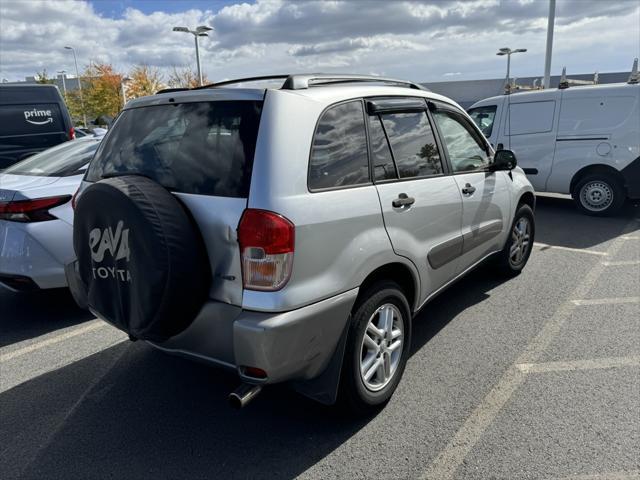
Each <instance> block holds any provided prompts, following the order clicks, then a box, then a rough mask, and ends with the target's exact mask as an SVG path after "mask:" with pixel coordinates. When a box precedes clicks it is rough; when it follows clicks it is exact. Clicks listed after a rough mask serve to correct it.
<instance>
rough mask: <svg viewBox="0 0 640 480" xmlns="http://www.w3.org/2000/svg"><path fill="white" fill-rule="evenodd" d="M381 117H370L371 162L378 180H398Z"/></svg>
mask: <svg viewBox="0 0 640 480" xmlns="http://www.w3.org/2000/svg"><path fill="white" fill-rule="evenodd" d="M380 122H381V120H380V117H378V116H377V115H375V116H371V117H369V141H370V145H371V161H372V165H373V175H374V178H375V179H376V180H389V179H393V178H398V176H397V174H396V167H395V165H394V163H393V158H392V157H391V150H390V149H389V143H388V142H387V138H386V137H385V135H384V130H383V129H382V123H380Z"/></svg>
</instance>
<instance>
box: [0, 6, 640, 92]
mask: <svg viewBox="0 0 640 480" xmlns="http://www.w3.org/2000/svg"><path fill="white" fill-rule="evenodd" d="M158 7H159V9H161V8H162V3H161V2H159V3H158ZM546 14H547V3H546V2H541V1H535V2H532V1H529V0H519V1H515V0H470V1H460V0H439V1H437V2H417V1H407V2H400V1H393V2H381V1H371V2H366V1H353V2H348V1H323V2H317V1H297V2H295V3H294V2H285V1H282V0H258V1H256V2H255V3H237V4H234V5H231V6H227V7H224V8H222V9H221V10H219V11H217V12H214V11H202V10H197V9H192V10H185V11H184V12H180V13H165V12H161V11H158V12H155V13H152V14H145V13H143V12H141V11H139V10H136V9H135V8H129V9H127V10H126V11H125V12H124V13H123V15H122V16H121V17H120V18H115V19H114V18H108V17H106V16H102V15H100V14H98V13H97V12H96V11H95V10H94V8H93V7H92V5H91V4H90V3H87V2H86V1H71V0H59V1H55V2H40V1H36V0H31V1H19V2H13V1H7V0H3V1H2V3H1V4H0V78H1V77H6V78H8V79H11V80H17V79H21V78H22V77H24V76H26V75H33V74H34V73H35V72H36V71H38V70H41V69H42V68H46V69H47V71H48V72H50V73H53V72H55V71H57V70H61V69H66V70H68V71H73V70H74V69H73V59H72V57H71V54H70V52H68V51H67V50H64V48H63V47H64V46H65V45H74V46H75V47H76V48H77V51H78V55H79V61H80V63H81V64H87V63H88V61H89V60H91V59H94V60H98V59H99V60H103V61H108V62H111V63H113V64H114V65H115V66H116V68H118V69H120V70H126V69H128V68H130V67H131V65H133V64H137V63H147V64H150V65H152V66H157V67H160V68H168V67H170V66H172V65H193V63H194V48H193V37H191V36H190V35H186V34H181V33H174V32H172V31H171V28H172V27H173V26H176V25H185V26H195V25H200V24H208V25H212V26H213V27H215V31H214V32H212V35H211V37H210V38H208V39H207V38H204V39H202V42H201V46H202V60H203V67H204V70H205V72H206V73H207V74H208V76H209V78H211V79H221V78H232V77H235V76H252V75H260V74H267V73H274V72H275V73H281V72H299V71H305V70H307V71H310V70H311V71H318V70H323V69H324V70H328V71H331V70H340V71H343V72H346V71H352V72H356V73H367V72H372V71H376V72H384V74H385V75H390V76H395V77H405V78H408V79H411V80H415V81H427V80H438V79H442V77H443V76H447V77H450V76H455V79H464V78H488V77H494V78H495V77H501V76H503V75H504V59H502V58H500V57H496V56H495V51H496V49H497V48H499V47H503V46H511V47H514V48H518V47H523V48H527V49H528V50H529V51H528V53H526V54H523V55H518V57H514V59H513V65H512V70H513V72H514V75H516V76H525V75H540V74H541V73H542V68H543V62H544V58H543V56H544V48H545V46H544V43H545V29H546ZM639 25H640V7H638V3H637V2H636V1H634V0H630V1H626V0H618V1H608V2H596V1H581V0H559V1H558V11H557V16H556V31H555V45H554V60H553V71H554V73H557V72H559V70H560V69H561V67H562V66H563V65H567V67H568V70H569V71H572V72H576V73H577V72H591V71H594V70H599V71H611V70H626V69H628V68H629V67H630V65H631V61H632V58H633V57H634V56H639V55H640V51H639V50H640V27H639ZM460 72H464V73H460ZM453 74H455V75H453Z"/></svg>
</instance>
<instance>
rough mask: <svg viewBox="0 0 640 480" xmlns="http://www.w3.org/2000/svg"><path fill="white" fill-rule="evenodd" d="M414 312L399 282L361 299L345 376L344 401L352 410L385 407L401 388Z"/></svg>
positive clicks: (362, 411) (379, 287)
mask: <svg viewBox="0 0 640 480" xmlns="http://www.w3.org/2000/svg"><path fill="white" fill-rule="evenodd" d="M410 346H411V313H410V309H409V304H408V302H407V299H406V297H405V295H404V293H403V292H402V290H401V289H400V287H399V286H398V285H397V284H396V283H393V282H381V283H378V284H375V285H374V286H373V287H371V288H370V289H368V290H367V291H366V293H365V294H364V295H363V296H362V297H361V300H360V301H359V302H358V304H356V307H355V310H354V312H353V320H352V323H351V328H350V331H349V337H348V339H347V348H346V352H345V358H344V364H343V369H342V375H341V381H340V400H341V401H342V403H343V404H344V405H345V406H346V407H348V408H349V409H350V410H351V411H352V412H354V413H357V414H366V413H369V412H372V411H375V410H376V409H378V408H381V407H382V406H384V405H385V404H386V402H387V401H388V400H389V399H390V398H391V395H393V392H394V391H395V389H396V387H397V386H398V383H399V382H400V379H401V377H402V374H403V373H404V368H405V365H406V363H407V359H408V357H409V349H410Z"/></svg>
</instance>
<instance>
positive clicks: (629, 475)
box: [555, 470, 640, 480]
mask: <svg viewBox="0 0 640 480" xmlns="http://www.w3.org/2000/svg"><path fill="white" fill-rule="evenodd" d="M555 480H640V470H635V471H627V472H604V473H589V474H586V475H571V476H570V477H562V478H556V479H555Z"/></svg>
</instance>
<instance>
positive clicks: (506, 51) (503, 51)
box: [496, 47, 527, 93]
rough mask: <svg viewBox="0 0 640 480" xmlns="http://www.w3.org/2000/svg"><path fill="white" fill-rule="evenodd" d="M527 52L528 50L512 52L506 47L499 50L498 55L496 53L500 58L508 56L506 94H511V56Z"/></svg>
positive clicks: (517, 49) (520, 49)
mask: <svg viewBox="0 0 640 480" xmlns="http://www.w3.org/2000/svg"><path fill="white" fill-rule="evenodd" d="M526 51H527V49H526V48H516V49H515V50H511V49H510V48H508V47H504V48H501V49H500V50H498V53H496V55H498V56H499V57H501V56H503V55H506V56H507V80H506V83H505V86H504V88H505V92H506V93H511V80H510V78H509V76H510V69H511V55H513V54H514V53H524V52H526Z"/></svg>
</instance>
